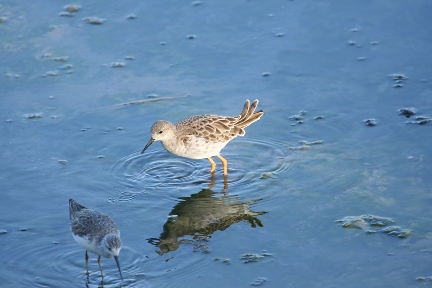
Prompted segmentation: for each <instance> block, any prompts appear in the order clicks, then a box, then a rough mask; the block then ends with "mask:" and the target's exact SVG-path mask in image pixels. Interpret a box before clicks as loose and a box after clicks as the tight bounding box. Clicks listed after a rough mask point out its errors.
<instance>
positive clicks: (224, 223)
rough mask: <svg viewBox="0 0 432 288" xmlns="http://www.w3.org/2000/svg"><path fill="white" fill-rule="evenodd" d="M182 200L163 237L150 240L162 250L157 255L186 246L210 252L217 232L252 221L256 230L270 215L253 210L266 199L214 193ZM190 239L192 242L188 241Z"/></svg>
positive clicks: (198, 194)
mask: <svg viewBox="0 0 432 288" xmlns="http://www.w3.org/2000/svg"><path fill="white" fill-rule="evenodd" d="M178 199H179V200H178V201H179V202H178V203H177V204H176V205H175V206H174V207H173V208H172V210H171V212H170V213H169V216H170V217H169V218H168V220H167V222H166V223H165V224H164V225H163V229H162V230H163V232H162V233H161V234H160V236H159V237H157V238H149V239H147V240H148V242H149V243H150V244H152V245H155V246H156V247H157V248H158V250H156V253H158V254H159V255H163V254H165V253H168V252H170V251H175V250H177V249H179V247H180V246H181V245H182V244H184V243H189V244H193V247H194V251H203V252H206V251H208V247H207V243H208V241H209V240H210V238H211V235H212V234H213V233H214V232H216V231H218V230H219V231H224V230H225V229H227V228H228V227H230V226H231V225H233V224H235V223H238V222H240V221H248V222H249V223H250V225H251V227H252V228H256V227H257V226H259V227H263V224H262V222H261V220H260V219H259V218H258V216H260V215H263V214H265V213H267V212H264V211H260V212H255V211H252V210H251V206H253V205H255V204H256V203H257V202H259V201H261V200H262V199H257V200H250V201H241V199H239V198H238V197H237V196H228V195H226V194H224V195H222V196H221V193H216V192H213V191H212V190H211V189H202V190H201V191H199V192H198V193H195V194H192V195H190V196H189V197H179V198H178ZM187 236H191V239H186V237H187Z"/></svg>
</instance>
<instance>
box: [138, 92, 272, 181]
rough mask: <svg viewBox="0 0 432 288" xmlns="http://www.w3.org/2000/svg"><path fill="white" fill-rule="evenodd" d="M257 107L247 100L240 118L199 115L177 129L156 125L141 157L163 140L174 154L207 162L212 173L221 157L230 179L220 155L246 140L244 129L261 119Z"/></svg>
mask: <svg viewBox="0 0 432 288" xmlns="http://www.w3.org/2000/svg"><path fill="white" fill-rule="evenodd" d="M257 106H258V100H255V101H253V102H252V104H250V102H249V100H246V102H245V104H244V107H243V111H242V112H241V114H240V115H238V116H233V117H229V116H220V115H214V114H206V115H197V116H192V117H189V118H186V119H184V120H182V121H180V122H178V123H177V124H175V125H174V124H172V123H170V122H168V121H163V120H160V121H157V122H155V123H154V124H153V126H152V127H151V138H150V141H149V142H148V143H147V145H146V146H145V147H144V149H143V150H142V152H141V153H144V151H145V150H146V149H147V148H148V147H149V146H150V145H151V144H152V143H153V142H154V141H158V140H160V141H161V142H162V145H163V146H164V148H165V149H166V150H168V151H169V152H171V153H172V154H175V155H178V156H182V157H186V158H190V159H204V158H207V159H208V160H209V161H210V164H211V169H210V173H213V172H214V171H215V169H216V163H215V162H214V161H213V159H212V158H211V157H212V156H216V157H218V158H219V159H220V160H221V161H222V165H223V169H224V175H228V162H227V160H226V159H225V158H224V157H222V156H221V155H220V154H219V153H220V151H221V150H222V149H223V148H224V147H225V145H226V144H228V142H229V141H231V140H232V139H234V138H236V137H237V136H244V135H245V133H246V132H245V130H244V128H246V127H247V126H249V125H250V124H252V123H253V122H255V121H257V120H258V119H260V118H261V116H262V115H263V114H264V112H263V111H257V112H255V109H256V108H257Z"/></svg>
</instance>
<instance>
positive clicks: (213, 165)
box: [207, 157, 216, 174]
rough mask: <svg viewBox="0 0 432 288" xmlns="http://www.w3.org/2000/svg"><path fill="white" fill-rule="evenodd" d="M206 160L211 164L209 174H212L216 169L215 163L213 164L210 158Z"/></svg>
mask: <svg viewBox="0 0 432 288" xmlns="http://www.w3.org/2000/svg"><path fill="white" fill-rule="evenodd" d="M207 159H208V160H209V162H210V164H211V169H210V173H212V174H213V172H214V171H215V169H216V162H214V161H213V159H212V158H211V157H208V158H207Z"/></svg>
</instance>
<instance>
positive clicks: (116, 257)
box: [114, 256, 123, 280]
mask: <svg viewBox="0 0 432 288" xmlns="http://www.w3.org/2000/svg"><path fill="white" fill-rule="evenodd" d="M114 259H115V261H116V263H117V267H118V269H119V272H120V278H121V280H123V275H122V273H121V270H120V262H119V260H118V256H114Z"/></svg>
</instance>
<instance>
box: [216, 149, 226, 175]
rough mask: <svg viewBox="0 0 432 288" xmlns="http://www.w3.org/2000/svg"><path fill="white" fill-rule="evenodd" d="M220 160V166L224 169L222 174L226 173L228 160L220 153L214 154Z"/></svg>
mask: <svg viewBox="0 0 432 288" xmlns="http://www.w3.org/2000/svg"><path fill="white" fill-rule="evenodd" d="M216 156H217V157H218V158H219V159H220V160H221V161H222V166H223V170H224V173H223V174H224V176H226V175H228V161H227V160H226V159H225V158H224V157H222V156H221V155H219V154H218V155H216Z"/></svg>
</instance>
